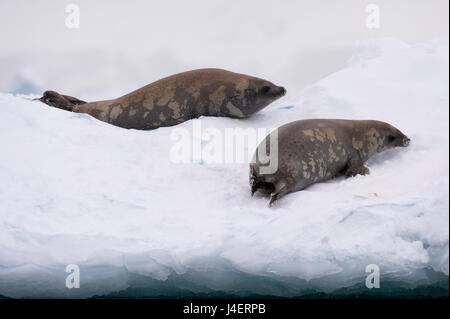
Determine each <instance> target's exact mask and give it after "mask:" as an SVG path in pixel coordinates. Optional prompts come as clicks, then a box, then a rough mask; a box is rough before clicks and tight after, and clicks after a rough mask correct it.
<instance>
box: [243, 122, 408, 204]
mask: <svg viewBox="0 0 450 319" xmlns="http://www.w3.org/2000/svg"><path fill="white" fill-rule="evenodd" d="M271 139H272V142H275V143H276V141H278V143H277V147H278V151H277V152H273V153H275V154H270V156H269V158H270V160H273V159H274V157H273V156H276V154H278V155H277V156H278V157H277V161H278V162H277V163H278V166H277V169H276V170H275V171H274V172H270V173H266V174H265V173H261V168H262V167H264V166H265V165H267V164H263V163H262V162H263V161H261V160H260V158H261V157H264V155H266V154H269V153H270V148H271V143H270V140H271ZM409 142H410V139H409V138H408V137H407V136H405V135H404V134H403V133H402V132H400V130H398V129H397V128H395V127H393V126H392V125H390V124H388V123H385V122H380V121H372V120H368V121H357V120H339V119H311V120H300V121H294V122H291V123H288V124H285V125H283V126H281V127H279V128H278V129H277V130H276V132H272V133H271V134H269V136H267V137H266V138H265V139H264V140H263V141H262V142H261V144H260V145H259V146H258V148H257V151H256V152H255V155H254V157H253V160H252V162H251V163H250V187H251V194H252V196H253V194H254V193H255V192H256V191H260V192H262V193H266V194H271V198H270V201H269V206H270V205H272V203H273V202H274V201H275V200H277V199H279V198H280V197H281V196H283V195H285V194H287V193H291V192H295V191H300V190H302V189H305V188H306V187H308V186H309V185H311V184H314V183H318V182H323V181H326V180H329V179H332V178H334V177H336V176H338V175H341V174H344V175H346V176H355V175H357V174H361V175H366V174H369V169H368V168H367V167H366V166H364V162H365V161H367V160H368V159H369V158H370V157H371V156H372V155H374V154H375V153H379V152H382V151H384V150H387V149H390V148H393V147H397V146H403V147H405V146H408V145H409ZM272 145H275V144H272ZM260 148H261V149H262V150H260ZM272 149H275V147H274V146H272ZM259 152H261V153H259ZM267 152H268V153H267ZM265 153H266V154H265ZM258 154H262V155H258Z"/></svg>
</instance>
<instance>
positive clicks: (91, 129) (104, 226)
mask: <svg viewBox="0 0 450 319" xmlns="http://www.w3.org/2000/svg"><path fill="white" fill-rule="evenodd" d="M448 67H449V65H448V40H444V39H437V40H433V41H428V42H424V43H420V44H416V45H407V44H405V43H403V42H400V41H398V40H395V39H378V40H369V41H364V42H361V43H359V44H357V45H356V48H355V52H354V54H353V56H352V57H351V58H350V59H349V63H348V66H347V67H346V68H345V69H343V70H342V71H339V72H337V73H334V74H332V75H330V76H328V77H327V78H325V79H323V80H321V81H319V82H318V83H316V84H315V85H312V86H310V87H308V88H306V89H304V90H303V91H302V92H300V94H299V95H298V96H297V97H295V98H293V99H291V100H289V101H287V102H282V103H278V104H274V105H271V106H269V107H268V108H266V109H265V110H263V111H262V112H260V113H258V114H256V115H254V116H253V117H251V118H250V119H246V120H235V119H227V118H205V117H203V118H201V120H200V121H201V125H202V127H203V128H208V127H211V128H218V129H219V130H221V131H224V130H225V129H226V128H237V127H240V128H248V127H253V128H267V129H269V128H274V127H277V126H279V125H281V124H284V123H286V122H289V121H292V120H296V119H306V118H318V117H321V118H351V119H377V120H382V121H386V122H389V123H391V124H393V125H394V126H396V127H398V128H399V129H401V130H402V131H403V132H404V133H405V134H407V135H408V136H409V137H410V138H411V139H412V144H411V146H410V147H409V148H405V149H395V150H391V151H387V152H385V153H383V154H379V155H378V156H375V157H374V158H373V159H371V160H370V161H369V163H368V167H369V168H370V170H371V174H370V175H369V176H357V177H355V178H351V179H342V178H339V179H336V180H333V181H330V182H327V183H322V184H317V185H314V186H313V187H310V188H308V189H307V190H305V191H302V192H297V193H293V194H289V195H287V196H285V197H283V198H282V199H281V200H280V201H278V202H277V203H276V205H275V207H273V208H272V209H269V208H268V207H267V200H268V199H267V198H266V197H263V196H257V195H255V197H254V198H251V197H250V193H249V186H248V165H247V164H245V163H236V164H225V163H223V164H220V163H217V164H208V163H205V162H203V161H195V162H193V163H190V164H177V163H173V162H172V161H171V160H170V152H171V149H172V147H173V145H174V143H175V142H174V141H173V140H171V138H170V136H171V134H173V131H174V129H176V128H175V127H171V128H160V129H157V130H153V131H136V130H125V129H121V128H117V127H113V126H111V125H108V124H106V123H103V122H100V121H97V120H96V119H94V118H91V117H89V116H86V115H80V114H72V113H69V112H65V111H62V110H58V109H54V108H50V107H48V106H46V105H44V104H42V103H40V102H38V101H32V100H31V99H30V98H31V97H30V96H13V95H10V94H0V146H1V157H0V176H2V178H1V179H0V295H6V296H12V297H26V296H48V297H56V296H59V297H61V296H68V297H89V296H92V295H94V294H107V293H110V292H112V291H118V290H122V289H126V288H127V287H129V286H130V274H131V273H133V274H139V275H144V276H148V277H151V278H153V279H157V280H162V281H164V280H166V279H167V278H169V277H170V276H172V275H174V274H175V275H180V276H182V275H183V274H187V273H188V272H190V271H192V270H196V271H198V272H200V273H202V272H203V273H205V274H207V273H208V272H214V271H215V270H217V269H219V268H223V269H225V268H226V269H228V272H224V273H223V274H224V275H223V276H222V277H218V278H215V279H214V280H213V283H212V282H211V281H207V280H206V279H205V282H204V283H201V282H198V284H199V285H200V284H203V286H204V287H207V288H208V289H211V290H225V291H226V290H227V289H235V288H229V287H230V286H229V284H230V283H229V280H228V279H229V278H231V277H230V276H231V275H230V273H232V272H233V271H236V272H240V273H242V274H250V275H258V276H264V278H287V277H286V276H290V278H294V277H296V278H299V279H305V280H306V281H302V282H303V283H305V287H309V288H314V289H319V290H321V289H322V290H327V289H328V290H329V289H332V288H338V287H342V286H345V285H349V284H351V283H352V280H354V278H359V277H361V276H365V267H366V265H368V264H372V263H375V264H377V265H379V266H380V269H381V273H382V277H381V280H382V282H383V278H384V277H383V276H388V275H389V274H391V275H392V276H395V277H398V278H409V279H408V280H411V281H414V280H413V279H421V278H413V279H411V273H413V274H414V271H415V270H417V269H423V268H426V267H429V268H432V269H434V271H437V272H443V273H444V274H446V275H448V271H449V257H448V253H449V247H448V242H449V199H448V194H449V180H448V176H449V164H448V160H449V147H448V145H449V136H448V130H449V123H448V115H449V114H448V112H449V108H448V104H449V94H448V85H449V83H448V77H449V74H448ZM288 90H289V88H288ZM291 93H292V92H291ZM194 123H198V122H194V121H188V122H186V123H183V124H181V125H179V126H177V128H179V127H181V128H186V129H188V130H189V131H190V132H191V131H192V129H193V125H194ZM202 143H203V144H207V141H202ZM225 151H227V150H226V149H225ZM68 264H77V265H79V266H80V269H81V288H80V289H71V290H69V289H67V288H65V278H66V276H67V275H68V274H67V273H65V268H66V265H68ZM227 274H228V275H227ZM330 276H331V277H330ZM332 276H335V277H332ZM339 276H341V277H342V278H341V277H339ZM408 276H409V277H408ZM206 277H207V275H205V277H204V278H206ZM413 277H414V276H413ZM233 278H234V277H233ZM321 278H341V279H339V280H337V279H336V280H334V281H333V280H331V282H328V283H327V284H325V285H324V284H323V283H321V284H319V283H318V284H317V285H314V282H318V280H320V279H321ZM290 280H291V281H292V282H294V281H295V280H294V279H290ZM358 280H359V279H358ZM307 281H309V283H308V282H307ZM329 281H330V280H329ZM246 289H248V290H250V291H251V290H252V287H251V285H250V286H248V287H246ZM255 289H256V288H255ZM254 291H255V290H254ZM275 293H276V292H275Z"/></svg>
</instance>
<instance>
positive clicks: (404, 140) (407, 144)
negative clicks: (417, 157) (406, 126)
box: [402, 136, 411, 147]
mask: <svg viewBox="0 0 450 319" xmlns="http://www.w3.org/2000/svg"><path fill="white" fill-rule="evenodd" d="M409 143H411V139H410V138H409V137H408V136H405V137H404V138H403V140H402V146H403V147H407V146H409Z"/></svg>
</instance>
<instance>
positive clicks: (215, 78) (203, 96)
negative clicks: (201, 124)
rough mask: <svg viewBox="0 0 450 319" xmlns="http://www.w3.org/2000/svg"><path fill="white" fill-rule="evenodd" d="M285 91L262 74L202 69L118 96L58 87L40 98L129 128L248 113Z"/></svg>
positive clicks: (270, 101) (156, 126) (180, 74)
mask: <svg viewBox="0 0 450 319" xmlns="http://www.w3.org/2000/svg"><path fill="white" fill-rule="evenodd" d="M285 93H286V90H285V89H284V88H283V87H279V86H276V85H274V84H273V83H271V82H269V81H266V80H263V79H259V78H256V77H252V76H248V75H244V74H238V73H234V72H230V71H226V70H221V69H200V70H193V71H188V72H184V73H179V74H175V75H172V76H169V77H167V78H164V79H161V80H158V81H156V82H153V83H151V84H148V85H146V86H144V87H142V88H140V89H138V90H136V91H133V92H131V93H129V94H127V95H124V96H122V97H119V98H117V99H114V100H105V101H98V102H90V103H86V102H84V101H81V100H78V99H76V98H74V97H71V96H66V95H61V94H59V93H57V92H54V91H46V92H44V95H43V96H42V97H41V98H40V99H39V100H41V101H42V102H44V103H46V104H48V105H51V106H54V107H58V108H61V109H64V110H68V111H72V112H77V113H87V114H89V115H92V116H93V117H95V118H97V119H99V120H102V121H104V122H107V123H110V124H113V125H116V126H120V127H123V128H134V129H140V130H147V129H154V128H158V127H161V126H172V125H176V124H179V123H182V122H184V121H187V120H189V119H193V118H197V117H200V116H202V115H205V116H226V117H234V118H244V117H247V116H249V115H251V114H253V113H255V112H258V111H259V110H261V109H262V108H264V107H266V106H267V105H269V104H270V103H272V102H273V101H275V100H276V99H278V98H280V97H281V96H283V95H284V94H285Z"/></svg>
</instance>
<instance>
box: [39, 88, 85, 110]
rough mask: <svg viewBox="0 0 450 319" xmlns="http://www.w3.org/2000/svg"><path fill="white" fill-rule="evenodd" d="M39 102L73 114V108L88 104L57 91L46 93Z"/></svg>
mask: <svg viewBox="0 0 450 319" xmlns="http://www.w3.org/2000/svg"><path fill="white" fill-rule="evenodd" d="M35 100H39V101H41V102H43V103H45V104H47V105H50V106H53V107H56V108H58V109H62V110H66V111H71V112H73V107H74V106H76V105H82V104H86V103H87V102H85V101H82V100H80V99H77V98H76V97H73V96H69V95H62V94H59V93H58V92H55V91H45V92H44V94H43V95H42V97H41V98H38V99H35Z"/></svg>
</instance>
